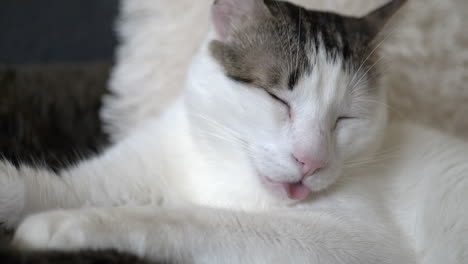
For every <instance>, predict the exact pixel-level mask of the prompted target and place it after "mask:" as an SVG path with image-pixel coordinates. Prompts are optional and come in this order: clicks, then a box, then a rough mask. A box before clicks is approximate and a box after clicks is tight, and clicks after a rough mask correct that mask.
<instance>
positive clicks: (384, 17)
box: [359, 0, 407, 41]
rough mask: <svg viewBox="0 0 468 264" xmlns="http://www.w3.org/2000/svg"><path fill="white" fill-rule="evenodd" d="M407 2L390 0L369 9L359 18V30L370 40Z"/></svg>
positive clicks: (405, 0)
mask: <svg viewBox="0 0 468 264" xmlns="http://www.w3.org/2000/svg"><path fill="white" fill-rule="evenodd" d="M406 2H407V0H391V1H390V2H388V3H387V4H385V5H383V6H381V7H379V8H377V9H375V10H374V11H371V12H370V13H369V14H367V15H366V16H364V17H362V18H360V19H359V24H360V25H359V27H360V30H361V32H362V31H363V32H362V33H363V34H364V35H365V36H366V39H367V40H368V41H372V40H373V39H374V38H375V37H376V36H377V35H378V34H379V32H380V31H381V30H382V29H383V28H384V26H385V25H386V24H387V22H388V20H390V18H391V17H392V16H393V15H394V14H395V13H396V12H397V11H398V10H399V9H400V8H401V7H402V6H403V5H404V4H405V3H406Z"/></svg>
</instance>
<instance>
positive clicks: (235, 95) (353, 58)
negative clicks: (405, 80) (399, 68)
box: [189, 0, 386, 200]
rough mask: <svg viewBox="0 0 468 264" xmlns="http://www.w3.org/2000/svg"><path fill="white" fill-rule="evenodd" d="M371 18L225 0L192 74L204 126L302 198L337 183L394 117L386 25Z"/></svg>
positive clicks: (270, 181) (288, 193)
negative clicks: (383, 78) (379, 42)
mask: <svg viewBox="0 0 468 264" xmlns="http://www.w3.org/2000/svg"><path fill="white" fill-rule="evenodd" d="M382 19H383V18H382ZM371 20H372V19H370V20H366V21H364V19H356V18H348V17H342V16H339V15H335V14H330V13H322V12H314V11H308V10H306V9H303V8H300V7H297V6H294V5H291V4H287V3H283V2H276V1H262V0H218V1H216V2H215V4H214V6H213V21H214V28H215V31H214V32H213V37H212V38H211V39H210V41H209V43H208V44H207V45H206V47H205V49H206V50H205V52H202V53H201V54H200V55H199V57H198V58H196V60H195V61H196V63H195V64H194V67H193V69H192V71H191V75H192V78H190V81H192V82H195V84H194V87H198V88H197V89H195V93H192V95H191V96H190V97H191V99H189V102H190V105H191V106H192V107H191V111H193V114H194V115H195V116H198V117H199V118H197V122H199V123H198V124H197V126H198V128H199V129H200V130H201V132H202V133H204V134H205V135H209V136H210V137H211V138H212V140H215V141H219V142H218V143H225V144H226V147H227V148H230V147H234V148H236V149H238V150H240V151H241V152H242V153H244V154H245V155H246V157H248V160H249V161H248V162H250V164H251V166H252V168H253V170H254V171H255V174H256V176H257V177H258V180H259V181H260V182H262V184H263V185H264V187H265V188H266V189H269V191H271V193H274V194H276V195H278V196H280V197H283V198H284V199H288V198H289V199H291V200H301V199H304V198H305V197H307V195H308V194H309V193H310V192H311V191H320V190H323V189H325V188H327V187H328V186H330V185H331V184H333V183H334V182H335V181H336V180H337V178H338V177H339V176H340V175H341V174H342V173H343V170H344V169H345V168H346V167H347V166H348V165H350V164H351V163H353V162H358V161H359V160H363V159H365V156H364V155H366V154H368V153H369V151H370V150H371V149H372V148H373V147H375V146H376V143H377V142H379V139H380V136H381V135H382V133H383V132H382V130H383V128H384V124H385V122H386V108H385V106H384V104H383V102H382V100H383V98H382V97H383V91H380V90H379V89H378V88H377V87H376V69H375V67H374V66H375V65H376V62H377V61H376V58H375V56H374V54H373V51H374V49H373V46H372V44H371V40H372V39H373V38H374V36H375V34H376V33H377V31H376V29H377V28H380V27H381V25H376V27H375V28H373V26H371V25H368V24H366V23H379V22H378V21H371ZM381 23H384V20H382V22H381Z"/></svg>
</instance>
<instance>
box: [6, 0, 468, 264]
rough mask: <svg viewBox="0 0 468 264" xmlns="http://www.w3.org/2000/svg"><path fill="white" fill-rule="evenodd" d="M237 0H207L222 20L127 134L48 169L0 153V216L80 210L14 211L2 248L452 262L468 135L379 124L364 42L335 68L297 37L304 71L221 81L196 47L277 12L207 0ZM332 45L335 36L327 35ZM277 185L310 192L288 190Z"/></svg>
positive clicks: (252, 259)
mask: <svg viewBox="0 0 468 264" xmlns="http://www.w3.org/2000/svg"><path fill="white" fill-rule="evenodd" d="M235 1H239V2H242V3H240V4H241V6H244V7H246V6H248V7H250V8H253V6H251V5H249V4H251V3H253V2H252V1H256V2H255V3H260V1H257V0H218V1H217V3H216V4H215V5H214V7H213V10H214V14H215V15H214V24H215V25H217V23H221V24H222V25H224V24H223V23H234V24H232V25H231V26H233V27H232V28H230V27H228V28H226V27H224V26H221V27H220V26H215V28H216V30H215V31H212V32H211V33H210V34H209V36H208V40H207V41H205V42H204V44H203V45H202V47H201V49H200V51H199V52H198V53H197V54H196V55H195V57H194V60H193V63H192V65H191V67H190V68H189V69H190V70H189V71H188V73H187V84H186V87H185V89H184V93H183V95H181V96H179V97H178V98H177V99H176V100H175V101H174V102H173V103H171V104H170V105H169V106H168V107H167V108H166V109H165V110H164V111H163V112H162V113H161V115H157V114H156V115H155V116H153V117H149V118H148V117H145V114H143V115H141V116H140V117H141V118H143V119H146V121H144V122H138V119H136V121H135V120H134V121H135V122H134V123H133V124H129V123H127V124H128V125H134V128H133V131H132V132H130V133H128V135H127V136H124V135H125V134H126V133H125V132H119V131H117V132H118V133H116V137H115V138H116V139H119V138H121V140H119V142H118V143H117V144H116V146H115V147H113V148H111V149H110V150H108V151H107V152H106V153H104V154H103V155H102V156H100V157H96V158H94V159H91V160H89V161H86V162H83V163H81V164H78V165H77V166H76V167H75V168H72V169H70V170H67V171H64V172H63V173H62V174H61V178H58V177H56V176H55V175H53V174H51V173H50V172H48V171H40V170H34V169H30V168H27V167H21V168H19V169H17V168H14V167H13V166H11V165H9V164H7V163H2V164H0V166H1V167H0V172H1V174H0V181H1V182H0V186H1V188H3V189H2V190H1V192H0V203H1V204H2V207H1V211H0V219H1V220H2V221H4V222H6V224H7V225H9V226H16V225H18V223H19V222H21V221H22V220H23V219H25V218H26V217H27V216H28V215H30V214H32V213H35V212H42V211H47V210H50V209H54V208H70V209H71V208H82V207H86V208H87V209H81V210H76V211H56V212H46V213H41V214H37V215H34V216H31V217H27V218H26V220H25V221H24V222H23V223H22V224H21V225H20V227H19V229H18V231H17V233H16V236H15V241H14V242H15V245H17V246H21V247H26V248H34V249H45V248H54V249H68V250H70V249H79V248H88V247H90V248H93V249H102V248H114V249H119V250H125V251H129V252H132V253H135V254H138V255H139V256H144V257H149V258H153V259H170V260H174V261H176V262H194V263H219V262H224V263H272V262H276V263H289V262H292V263H315V262H317V263H425V264H432V263H434V264H435V263H441V262H442V261H444V262H447V263H465V262H466V260H467V255H466V254H467V252H466V244H467V242H468V241H467V240H466V237H468V236H467V234H466V232H467V230H468V229H467V226H468V218H467V216H466V213H465V211H464V210H463V209H464V208H463V202H462V201H464V200H465V199H467V198H468V197H467V195H466V192H465V190H466V189H467V188H468V177H467V172H468V164H467V163H466V160H467V159H468V152H467V151H466V149H468V148H467V143H466V142H463V141H461V140H459V139H456V138H453V137H450V136H446V135H443V134H440V133H439V132H436V131H432V130H430V129H425V128H423V127H418V126H414V125H410V124H406V123H400V122H394V123H392V124H390V125H389V126H388V127H387V126H386V119H385V114H386V110H387V108H386V107H385V106H384V102H385V101H383V100H384V91H385V90H384V89H382V88H381V87H378V86H377V85H376V84H377V83H376V82H373V81H372V80H373V77H372V74H371V69H373V67H374V66H375V65H376V64H377V62H378V59H377V60H376V61H374V60H373V59H372V56H371V55H372V54H373V51H374V50H376V49H378V48H374V49H372V47H373V46H369V49H364V50H366V52H365V54H367V55H368V56H365V55H364V54H361V60H360V61H361V62H362V61H363V62H364V64H356V65H354V66H355V67H350V68H348V67H344V65H345V61H344V59H345V57H346V56H343V58H341V57H340V56H336V57H333V56H327V54H326V51H327V49H326V47H327V46H329V45H328V44H329V43H330V42H327V41H325V37H324V36H325V35H326V34H325V33H324V32H322V33H321V34H318V35H317V36H322V38H318V37H317V39H318V40H317V41H309V42H307V43H305V46H307V47H308V48H307V49H308V50H309V51H308V52H307V55H308V56H309V60H310V61H313V63H312V68H313V70H311V71H309V72H305V73H303V74H302V77H301V78H299V79H297V82H296V85H295V86H294V87H293V88H290V89H287V88H286V89H284V88H283V89H280V86H281V87H284V86H286V87H287V83H288V82H287V81H284V80H287V79H288V78H284V76H283V77H281V76H282V75H281V74H280V77H279V78H278V80H279V81H278V86H279V87H276V88H275V87H273V88H275V89H273V91H269V90H267V89H264V88H262V87H255V84H254V85H251V83H250V82H245V80H246V79H245V78H244V76H229V74H228V73H229V71H228V69H227V68H226V65H225V64H223V62H220V61H219V58H216V57H215V56H213V54H212V50H210V47H212V46H211V45H210V44H212V43H215V42H216V41H219V42H221V43H222V44H223V45H226V46H227V47H230V48H233V47H235V46H236V45H237V44H236V40H238V39H239V38H238V37H236V33H238V32H247V31H246V29H248V27H250V26H261V27H263V26H265V25H266V24H265V23H266V21H270V22H271V21H274V17H278V16H277V15H278V14H275V13H273V12H274V11H272V8H273V9H274V8H275V7H270V9H269V10H270V12H272V16H268V15H266V16H265V17H261V18H260V20H258V19H259V18H258V17H256V16H253V13H250V14H249V13H248V10H249V9H248V8H246V10H245V12H242V15H244V14H245V16H246V17H245V18H246V19H237V18H238V17H232V18H231V17H230V16H238V15H239V14H234V13H233V12H232V5H228V7H227V9H222V13H223V15H224V16H227V17H228V18H229V19H227V20H223V19H222V20H218V19H219V17H218V16H217V15H216V12H217V8H218V7H217V5H218V4H219V5H222V4H223V2H224V3H228V4H230V3H232V2H235ZM262 2H263V1H262ZM267 2H269V3H272V2H271V1H267ZM397 2H400V3H401V2H402V1H397V0H395V1H394V3H397ZM273 3H274V2H273ZM242 4H245V5H242ZM279 5H281V6H282V7H284V8H283V9H282V8H280V7H279ZM277 6H278V10H279V11H285V10H286V9H288V10H289V9H292V10H296V11H297V10H299V9H297V8H295V7H292V6H291V5H288V4H278V5H277ZM278 10H277V11H278ZM303 12H306V11H304V10H303ZM292 13H294V12H292ZM299 13H300V12H299ZM383 13H385V12H383ZM279 14H281V12H280V13H279ZM316 16H324V17H329V16H332V15H330V14H328V15H327V14H324V13H320V14H317V13H313V14H311V17H316ZM224 18H226V17H224ZM366 18H373V17H372V16H371V17H366ZM265 19H266V20H265ZM271 19H272V20H271ZM341 19H345V18H339V19H338V18H336V17H334V18H333V19H332V20H331V21H334V22H332V23H331V25H328V26H329V27H330V28H329V29H327V30H328V31H329V30H331V29H332V28H339V27H338V24H339V23H340V21H341ZM345 20H346V19H345ZM369 20H370V21H373V22H375V21H374V19H369ZM226 21H228V22H226ZM346 21H347V20H346ZM353 21H354V20H353ZM359 21H361V20H359ZM366 21H367V19H366ZM334 23H337V24H334ZM349 23H351V22H350V21H348V22H345V24H346V25H350V24H349ZM353 23H354V22H353ZM359 23H362V22H359ZM360 25H361V26H360V27H357V30H358V31H353V32H354V33H355V34H357V35H358V36H359V37H358V38H357V39H356V40H355V41H361V42H360V44H362V46H364V47H367V45H371V44H369V43H368V42H366V41H365V40H366V39H368V38H367V37H366V36H367V35H365V34H364V33H363V32H360V31H359V29H360V28H362V29H366V30H367V29H370V28H372V27H373V26H375V25H376V24H360ZM380 26H381V25H379V27H380ZM324 27H326V26H325V25H324ZM225 30H228V32H227V33H226V32H225ZM238 30H239V31H238ZM265 30H266V31H268V30H272V29H271V28H270V29H268V28H265ZM281 30H282V32H287V29H284V28H282V29H281ZM285 30H286V31H285ZM331 31H333V30H331ZM361 34H362V35H361ZM286 35H287V36H290V35H289V34H286ZM336 36H338V37H336ZM246 37H247V39H248V40H249V41H255V40H254V39H252V38H249V36H248V35H247V36H246ZM279 37H281V35H279ZM293 39H300V35H299V36H298V37H297V38H294V37H293ZM328 40H329V41H330V39H328ZM213 41H214V42H213ZM270 42H271V41H270ZM332 42H336V43H341V44H343V43H344V42H343V39H340V38H339V35H336V34H335V37H334V39H333V40H332ZM312 44H314V45H312ZM242 45H244V47H245V45H246V44H245V43H244V44H242ZM316 45H318V46H319V47H320V48H315V49H314V48H313V47H314V46H315V47H317V46H316ZM377 45H378V44H377ZM255 46H256V45H255ZM339 46H340V47H341V45H339ZM344 46H346V45H344ZM275 55H277V56H279V57H280V54H275ZM368 59H370V60H368ZM290 60H292V58H290ZM282 65H283V64H282ZM360 65H361V66H363V67H361V66H360ZM262 66H263V65H262ZM349 69H351V70H349ZM116 72H118V70H117V71H116ZM232 77H241V78H232ZM257 78H258V77H257ZM356 78H358V81H357V82H354V80H355V79H356ZM281 80H283V81H281ZM361 80H364V81H361ZM239 81H241V82H239ZM260 83H262V82H260ZM281 83H282V84H281ZM350 84H351V85H350ZM156 88H158V87H156ZM159 88H161V87H159ZM259 88H260V89H259ZM268 92H270V93H274V96H270V95H268ZM114 100H115V98H114ZM143 110H144V111H146V110H145V109H143ZM142 113H144V112H142ZM143 119H142V120H143ZM114 129H115V127H114ZM129 131H130V130H129ZM302 147H305V148H306V149H307V150H308V151H310V153H309V154H308V155H312V156H313V157H317V156H324V157H325V158H326V162H325V163H324V164H323V165H321V167H320V169H319V170H316V171H311V172H310V173H305V174H304V173H301V170H300V168H301V167H302V166H303V165H306V164H307V162H306V161H302V158H297V157H298V155H297V154H296V151H297V149H298V148H299V149H300V148H302ZM291 154H292V155H291ZM294 158H296V161H295V160H294ZM271 168H274V169H273V170H272V169H271ZM265 178H267V181H265ZM272 182H273V183H274V184H273V185H274V186H271V183H272ZM278 183H280V186H282V187H285V186H289V185H290V184H300V185H301V186H302V187H304V188H307V189H309V190H311V191H314V193H313V194H312V195H309V196H308V198H304V197H305V196H304V197H303V196H302V195H301V197H300V198H299V199H297V197H296V196H295V195H290V194H291V193H290V191H288V188H284V190H283V189H279V190H278V189H277V188H276V187H278ZM298 200H300V201H298ZM114 206H123V207H120V208H112V207H114ZM89 207H101V208H98V209H90V208H89ZM162 238H163V239H162ZM162 241H164V243H162Z"/></svg>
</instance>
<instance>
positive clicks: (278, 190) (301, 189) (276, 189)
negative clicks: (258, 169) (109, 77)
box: [259, 174, 312, 201]
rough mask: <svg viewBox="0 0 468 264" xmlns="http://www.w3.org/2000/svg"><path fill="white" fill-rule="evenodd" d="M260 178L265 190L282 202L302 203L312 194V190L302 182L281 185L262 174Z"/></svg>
mask: <svg viewBox="0 0 468 264" xmlns="http://www.w3.org/2000/svg"><path fill="white" fill-rule="evenodd" d="M259 177H260V179H261V182H262V184H263V185H264V186H265V188H267V189H268V191H269V192H271V193H272V194H273V195H275V196H277V197H276V198H279V199H280V200H289V201H302V200H304V199H306V198H307V197H308V196H309V195H310V193H311V192H312V190H311V189H310V188H309V187H307V186H306V185H305V184H303V183H302V182H297V183H281V182H275V181H273V180H271V179H270V178H268V177H267V176H264V175H261V174H259Z"/></svg>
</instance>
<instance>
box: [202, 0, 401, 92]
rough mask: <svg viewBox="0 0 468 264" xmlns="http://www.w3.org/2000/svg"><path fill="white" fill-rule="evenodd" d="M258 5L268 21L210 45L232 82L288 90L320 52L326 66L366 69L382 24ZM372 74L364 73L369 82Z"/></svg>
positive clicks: (271, 0)
mask: <svg viewBox="0 0 468 264" xmlns="http://www.w3.org/2000/svg"><path fill="white" fill-rule="evenodd" d="M264 2H265V5H266V6H267V8H268V11H269V14H268V15H263V16H262V15H259V16H258V17H255V18H251V20H249V21H250V22H248V23H247V22H246V23H244V24H243V25H242V27H240V29H239V30H233V31H232V32H231V36H230V38H228V39H227V40H224V41H223V40H215V41H213V42H212V43H211V46H210V49H211V53H212V55H213V57H214V58H215V59H216V60H217V61H218V62H219V63H220V64H221V65H222V66H223V68H224V70H225V72H226V74H227V76H229V77H230V78H232V79H233V80H236V81H241V82H244V83H248V84H250V85H252V86H255V87H260V88H263V89H290V90H292V89H294V87H295V86H296V84H297V82H298V80H299V79H300V78H301V77H302V76H304V75H305V74H310V72H311V71H313V70H314V65H316V63H315V61H313V60H314V58H316V57H317V56H316V55H317V54H319V53H320V52H324V53H325V54H326V58H327V60H328V61H330V62H337V61H340V62H341V63H342V66H343V69H344V70H345V71H348V72H351V73H353V71H355V70H356V69H357V68H361V69H369V68H371V67H370V66H371V65H372V64H373V62H374V57H373V56H371V57H370V58H367V55H368V54H369V53H370V52H371V50H373V42H372V40H373V39H374V38H375V35H376V34H377V33H378V30H380V29H381V27H382V26H383V24H384V22H385V21H384V20H382V21H378V20H373V21H371V19H369V20H366V18H356V17H349V16H342V15H338V14H335V13H329V12H321V11H314V10H307V9H305V8H302V7H300V6H297V5H294V4H291V3H287V2H282V1H275V0H265V1H264ZM398 2H402V1H398ZM371 18H372V17H371ZM370 23H374V24H375V28H374V27H373V26H371V24H370ZM366 59H367V60H366ZM310 60H312V61H310ZM363 61H365V63H364V65H362V67H361V63H363ZM375 70H376V69H375V67H374V69H373V70H371V71H369V72H368V74H367V75H368V76H369V78H371V77H372V75H373V74H375V72H374V71H375Z"/></svg>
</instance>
